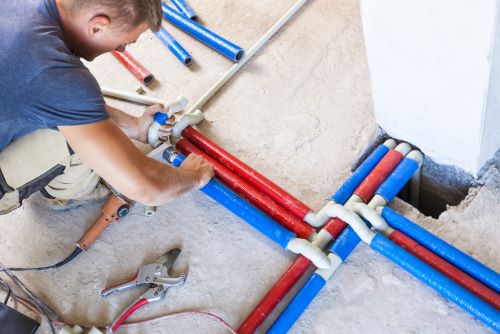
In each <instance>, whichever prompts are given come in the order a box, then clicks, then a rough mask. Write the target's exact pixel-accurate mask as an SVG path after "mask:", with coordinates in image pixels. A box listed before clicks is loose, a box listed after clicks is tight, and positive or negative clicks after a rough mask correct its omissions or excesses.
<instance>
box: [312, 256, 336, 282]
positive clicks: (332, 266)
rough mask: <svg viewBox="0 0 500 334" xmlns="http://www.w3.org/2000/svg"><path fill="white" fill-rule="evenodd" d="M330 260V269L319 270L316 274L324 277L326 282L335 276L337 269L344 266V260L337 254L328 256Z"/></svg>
mask: <svg viewBox="0 0 500 334" xmlns="http://www.w3.org/2000/svg"><path fill="white" fill-rule="evenodd" d="M328 259H329V260H330V268H328V269H317V270H316V271H315V273H316V274H318V275H320V276H321V277H323V279H324V280H325V282H328V280H329V279H330V278H331V277H332V276H333V274H334V273H335V272H336V271H337V268H338V267H339V266H340V265H341V264H342V259H341V258H340V257H339V256H338V255H337V254H335V253H330V254H328Z"/></svg>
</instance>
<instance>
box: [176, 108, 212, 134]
mask: <svg viewBox="0 0 500 334" xmlns="http://www.w3.org/2000/svg"><path fill="white" fill-rule="evenodd" d="M204 118H205V115H203V112H202V111H201V110H199V109H196V110H195V111H193V112H188V113H185V114H184V115H182V117H181V119H180V120H178V121H177V122H175V124H174V129H173V132H172V137H174V138H179V137H180V136H181V133H182V131H184V129H185V128H187V127H188V126H192V125H196V124H198V123H200V122H201V121H203V119H204Z"/></svg>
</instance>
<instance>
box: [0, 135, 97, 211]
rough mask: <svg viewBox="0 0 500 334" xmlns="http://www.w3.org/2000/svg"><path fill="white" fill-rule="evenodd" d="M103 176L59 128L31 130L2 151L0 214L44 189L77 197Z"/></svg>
mask: <svg viewBox="0 0 500 334" xmlns="http://www.w3.org/2000/svg"><path fill="white" fill-rule="evenodd" d="M98 182H99V176H98V175H97V174H96V173H95V172H94V171H93V170H91V169H90V168H88V167H87V166H86V165H85V164H83V163H82V161H81V160H80V158H79V157H78V156H76V155H75V154H73V153H72V152H71V151H70V148H69V147H68V144H67V143H66V140H65V139H64V137H63V136H62V134H61V133H60V132H59V131H56V130H50V129H43V130H38V131H35V132H33V133H30V134H28V135H26V136H24V137H22V138H20V139H18V140H16V141H15V142H13V143H11V144H10V145H9V146H7V147H6V148H5V149H4V150H3V151H1V152H0V214H6V213H9V212H11V211H12V210H14V209H17V208H18V207H20V206H21V204H22V201H23V200H24V199H25V198H28V197H29V196H31V195H32V194H33V193H35V192H37V191H41V192H42V193H43V194H44V195H45V196H46V197H54V198H60V199H75V198H80V197H82V196H85V195H86V194H88V193H90V192H91V191H92V190H93V189H94V188H95V186H96V185H97V183H98Z"/></svg>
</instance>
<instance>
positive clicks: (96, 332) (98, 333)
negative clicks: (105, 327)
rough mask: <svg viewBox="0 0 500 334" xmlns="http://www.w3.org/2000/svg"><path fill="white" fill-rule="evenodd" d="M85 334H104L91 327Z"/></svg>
mask: <svg viewBox="0 0 500 334" xmlns="http://www.w3.org/2000/svg"><path fill="white" fill-rule="evenodd" d="M87 334H104V333H103V332H101V331H100V330H98V329H97V328H95V327H92V329H91V330H90V331H89V332H88V333H87Z"/></svg>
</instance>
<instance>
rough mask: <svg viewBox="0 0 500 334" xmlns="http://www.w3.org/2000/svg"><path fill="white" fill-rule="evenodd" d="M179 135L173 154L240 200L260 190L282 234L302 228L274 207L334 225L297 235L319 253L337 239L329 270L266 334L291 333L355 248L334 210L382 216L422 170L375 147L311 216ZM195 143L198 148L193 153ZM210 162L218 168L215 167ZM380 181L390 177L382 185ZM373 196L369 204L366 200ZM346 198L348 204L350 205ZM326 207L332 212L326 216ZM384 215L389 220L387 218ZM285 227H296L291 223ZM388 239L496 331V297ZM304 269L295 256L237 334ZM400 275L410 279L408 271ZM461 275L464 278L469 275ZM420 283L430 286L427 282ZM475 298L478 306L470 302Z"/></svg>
mask: <svg viewBox="0 0 500 334" xmlns="http://www.w3.org/2000/svg"><path fill="white" fill-rule="evenodd" d="M182 134H183V135H184V137H185V138H188V139H189V140H188V139H181V140H180V141H179V142H178V143H177V148H178V149H179V150H180V151H182V152H184V153H185V154H189V153H193V152H194V153H197V154H201V155H203V156H204V157H206V158H207V159H209V161H210V162H211V163H212V164H214V165H215V166H216V174H217V176H218V177H220V178H221V179H223V180H224V181H225V182H226V183H228V184H230V185H232V186H233V187H236V189H237V192H239V193H240V194H242V195H243V196H245V197H249V198H255V197H259V195H256V194H255V193H256V192H257V193H258V190H261V191H262V192H263V193H265V194H266V195H268V196H269V197H266V196H264V198H265V200H262V199H260V200H259V199H257V200H256V201H255V202H253V203H254V204H255V205H256V206H258V207H260V208H261V209H263V210H264V211H265V212H267V213H268V214H270V215H272V214H274V215H275V216H276V217H278V219H277V220H278V221H280V222H281V223H282V224H285V226H287V227H288V228H291V229H295V231H298V230H299V229H298V226H302V224H301V223H303V222H302V221H301V220H299V221H300V223H295V224H291V225H290V222H287V219H284V220H280V219H279V217H280V215H279V214H278V215H276V214H277V212H282V211H283V210H281V209H277V208H276V206H278V207H279V205H283V207H284V208H285V207H286V208H287V209H288V210H290V211H291V213H294V214H295V215H297V218H299V217H302V218H301V219H304V220H306V221H307V222H309V223H310V224H311V225H312V226H317V227H319V226H322V225H323V224H324V223H325V222H326V221H328V220H329V219H330V217H332V216H333V217H336V218H334V219H330V220H329V221H328V223H327V224H326V225H325V226H324V228H323V229H322V230H321V231H320V232H319V233H316V232H314V231H313V232H310V230H309V231H308V230H307V229H305V228H304V229H303V230H302V233H303V236H304V237H307V238H308V239H309V240H310V241H312V243H313V244H314V245H315V246H317V247H319V248H323V247H325V246H326V245H327V244H328V242H329V241H331V240H332V239H335V238H336V237H338V236H339V235H340V236H339V237H338V239H337V240H336V241H335V242H334V244H333V245H332V247H331V248H330V250H329V253H330V254H329V258H330V263H332V264H333V265H332V266H331V267H330V268H329V269H318V270H317V273H316V274H313V276H311V278H310V282H311V283H309V284H306V286H307V287H306V288H305V290H304V292H301V293H300V294H299V295H298V297H296V301H295V300H294V301H293V302H292V303H291V304H290V306H289V307H288V308H287V310H286V311H285V312H284V313H283V314H282V316H280V318H278V320H277V322H276V323H275V325H274V326H272V327H271V329H270V330H269V332H270V333H284V332H286V331H287V330H288V329H289V328H290V326H291V325H293V323H294V322H295V320H296V319H297V318H298V317H299V316H300V314H301V313H302V311H303V310H304V309H305V307H307V305H308V304H309V303H310V302H311V301H312V298H314V296H315V295H316V294H317V293H318V292H319V290H320V289H321V287H322V286H323V285H324V283H325V282H326V279H325V277H331V275H333V273H334V272H335V270H336V268H337V267H338V265H339V264H340V263H342V262H343V261H344V260H345V259H346V257H347V256H348V255H349V254H350V253H351V251H352V250H353V249H354V248H355V246H356V245H357V244H358V243H359V241H360V238H359V237H358V235H357V233H356V232H355V231H354V230H353V229H352V228H345V227H346V226H347V224H346V222H347V223H348V222H349V221H350V220H352V219H353V217H351V215H347V216H345V217H344V219H345V220H341V219H339V217H338V215H339V213H338V212H337V211H338V210H340V211H341V212H344V214H345V211H342V210H343V209H344V207H342V206H339V205H338V204H337V203H340V204H344V203H345V204H346V207H349V208H351V209H352V210H355V211H356V212H357V213H359V214H361V213H362V212H363V213H364V214H367V210H372V214H373V213H374V212H375V211H374V209H375V208H377V207H378V208H379V210H390V209H388V208H384V206H385V205H387V204H388V203H389V202H390V201H391V200H392V199H393V198H394V197H395V196H396V195H397V194H398V193H399V191H400V190H401V189H402V187H403V186H404V185H405V184H406V183H407V182H408V181H409V180H411V179H414V178H415V177H416V175H418V174H419V172H420V171H419V169H420V167H421V163H422V156H421V153H420V152H418V151H412V152H410V149H411V147H410V146H409V145H407V144H404V143H403V144H400V145H398V146H397V147H396V148H395V149H392V150H391V148H394V146H395V142H393V141H391V140H390V141H387V142H386V143H384V144H383V145H381V146H379V147H378V148H377V149H376V150H375V151H374V152H373V153H372V154H371V155H370V156H369V157H368V158H367V160H366V161H365V162H364V163H363V164H361V165H360V167H359V168H358V169H357V170H356V171H355V172H354V174H353V175H352V176H351V177H350V178H349V179H348V180H347V181H346V183H345V184H344V185H343V186H342V187H341V188H340V189H339V191H337V193H335V195H333V196H332V201H331V202H330V203H328V204H327V205H326V206H325V207H324V208H323V209H322V210H321V211H320V212H319V213H318V214H315V213H314V212H312V211H311V210H310V209H309V208H307V206H305V205H304V204H303V203H300V202H299V201H298V200H297V199H295V198H293V197H292V196H291V195H289V194H287V193H286V192H285V191H284V190H282V189H281V188H279V187H278V186H276V185H275V184H273V183H272V182H271V181H269V180H267V179H266V178H265V177H263V176H262V175H260V174H259V173H258V172H256V171H255V170H253V169H251V168H250V167H248V166H247V165H245V164H244V163H242V162H241V161H239V160H238V159H236V158H235V157H234V156H232V155H230V154H229V153H228V152H226V151H224V150H223V149H222V148H220V147H218V146H217V145H216V144H214V143H213V142H211V141H210V140H208V139H207V138H206V137H204V136H203V135H202V134H200V133H199V132H197V131H196V130H194V129H193V128H191V127H188V128H186V129H185V130H184V131H183V133H182ZM191 141H192V142H193V143H192V142H191ZM194 143H195V144H196V145H198V146H199V147H197V146H196V145H194ZM405 155H407V157H406V158H404V159H403V157H404V156H405ZM217 159H218V160H219V161H217ZM224 165H225V166H224ZM396 166H397V167H396ZM391 172H392V173H391ZM238 174H239V175H238ZM389 174H390V176H389ZM387 176H389V177H388V178H387ZM245 179H246V181H245ZM250 184H253V185H256V187H258V188H259V189H258V190H257V189H252V186H251V185H250ZM377 188H378V189H377ZM249 189H252V190H249ZM353 189H355V190H354V194H353V195H352V196H351V194H352V193H353ZM249 192H250V193H251V195H248V193H249ZM277 193H279V194H280V195H279V196H277V195H276V194H277ZM283 193H284V195H283ZM374 193H375V196H373V194H374ZM349 196H351V197H350V198H349ZM372 196H373V198H372ZM261 197H262V195H261ZM283 198H285V200H283ZM274 199H276V201H279V202H280V203H279V204H278V203H276V202H275V201H273V200H274ZM370 199H371V200H370ZM363 202H364V203H367V202H368V203H369V204H368V205H365V204H363ZM291 203H292V204H291ZM333 207H339V208H337V209H333ZM266 210H267V211H266ZM292 210H293V211H292ZM285 212H286V211H285ZM382 212H384V211H382ZM385 212H389V213H390V212H391V211H385ZM332 213H333V214H332ZM348 213H352V214H353V212H352V211H348ZM375 213H376V212H375ZM281 217H283V215H281ZM286 217H289V215H286ZM349 217H350V218H349ZM291 219H292V220H294V221H297V219H293V218H291ZM286 224H289V225H286ZM344 228H345V229H344ZM342 231H343V232H342ZM387 235H388V237H389V239H390V240H392V241H394V242H395V243H396V244H397V245H398V246H401V247H402V248H405V249H408V251H409V252H410V253H411V254H412V255H411V256H415V257H416V258H418V259H421V260H423V261H424V262H425V263H428V264H429V265H430V268H431V270H433V272H432V273H433V274H434V273H435V272H437V275H442V274H444V275H443V277H445V279H448V280H449V278H451V279H452V280H454V281H456V282H458V284H459V285H458V286H459V287H460V289H462V290H464V289H463V288H462V287H461V286H463V287H465V289H467V290H469V291H470V292H472V293H470V292H469V291H467V290H465V291H466V292H465V295H464V293H463V291H462V290H460V289H458V290H457V289H455V286H454V288H453V289H452V290H451V291H452V292H450V293H451V294H450V293H444V294H445V295H446V296H447V297H449V298H452V300H453V298H454V297H453V296H455V297H456V296H458V295H460V296H462V297H463V296H465V297H463V298H465V302H462V303H458V304H459V305H460V306H462V307H464V309H466V310H467V311H469V312H470V313H472V314H473V315H475V316H476V317H478V318H479V319H480V320H482V321H483V322H484V323H485V324H487V325H489V326H493V327H494V328H496V327H495V326H497V325H496V324H497V321H496V320H495V317H494V314H495V313H492V312H491V309H493V308H491V306H490V305H488V304H487V303H489V304H491V305H493V306H494V307H495V308H498V307H499V305H500V298H499V296H498V293H496V292H495V291H492V290H491V289H489V288H488V287H486V286H485V285H483V284H482V283H480V282H478V281H477V280H475V279H474V278H472V277H470V276H469V275H467V274H465V273H463V272H462V271H460V270H459V269H458V268H456V267H454V266H453V265H452V264H450V263H448V262H446V261H445V260H444V259H442V258H440V257H439V256H437V255H436V254H434V253H432V252H430V251H428V250H425V251H424V250H422V248H423V247H419V246H420V245H418V244H416V242H415V241H414V240H412V239H410V238H409V237H408V236H406V235H405V234H403V233H401V232H399V231H394V230H392V233H388V234H387ZM434 243H435V242H434ZM450 247H451V246H450ZM453 254H454V253H453ZM464 255H465V254H464ZM453 256H454V255H453ZM418 259H417V260H418ZM418 261H420V260H418ZM472 261H475V260H470V259H469V260H466V261H465V262H466V264H467V265H469V266H471V265H470V263H471V262H472ZM310 264H311V262H310V261H309V260H308V259H306V258H304V257H303V256H299V258H298V260H297V261H296V262H295V263H294V265H292V267H291V268H290V269H289V270H288V271H287V273H286V274H285V275H284V276H283V278H282V279H281V280H280V281H279V284H277V285H276V286H275V287H274V288H273V289H272V290H271V291H270V293H268V295H267V296H266V297H265V298H264V300H263V301H262V302H261V303H260V304H259V306H258V307H257V308H256V309H255V310H254V311H253V312H252V313H251V314H250V316H249V317H248V318H247V319H246V320H245V321H244V322H243V324H242V325H241V326H240V328H239V330H238V332H239V333H253V332H254V331H255V330H256V329H257V327H258V326H259V325H260V324H261V323H262V322H263V320H265V318H266V317H267V315H268V314H269V313H270V312H271V311H272V310H273V309H274V307H275V306H276V305H277V304H278V303H279V301H280V300H281V298H282V297H283V296H284V295H285V294H286V293H287V292H288V291H289V289H290V288H291V287H292V286H293V285H294V284H295V283H296V281H298V279H299V278H300V277H301V276H302V275H303V274H304V273H305V272H306V270H307V268H308V267H309V266H310ZM426 265H427V264H426ZM405 269H407V270H409V271H410V272H412V270H411V269H408V268H405ZM434 269H435V270H434ZM471 271H472V272H473V273H477V272H480V273H482V278H483V280H481V279H480V280H481V281H483V282H484V281H486V282H490V283H491V282H499V280H498V274H496V273H495V272H493V271H491V269H489V268H486V267H484V266H483V265H481V266H477V265H476V266H473V269H471ZM441 273H442V274H441ZM468 273H469V274H470V272H468ZM495 275H496V276H495ZM424 282H425V279H424ZM439 282H441V283H442V282H444V281H443V280H441V281H439ZM427 283H428V284H429V282H427ZM434 283H436V282H434ZM436 284H437V283H436ZM492 284H494V283H492ZM497 284H498V283H497ZM455 285H457V284H455ZM443 289H444V290H446V289H445V288H443V287H442V286H440V288H438V289H437V290H438V291H441V292H442V291H444V290H443ZM446 291H448V290H446ZM474 294H475V295H474ZM476 295H477V296H478V297H479V298H477V297H476ZM481 299H482V300H481ZM484 301H486V302H487V303H485V302H484ZM485 310H486V311H485ZM485 312H486V313H485ZM485 314H486V315H485ZM492 319H493V320H492Z"/></svg>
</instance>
